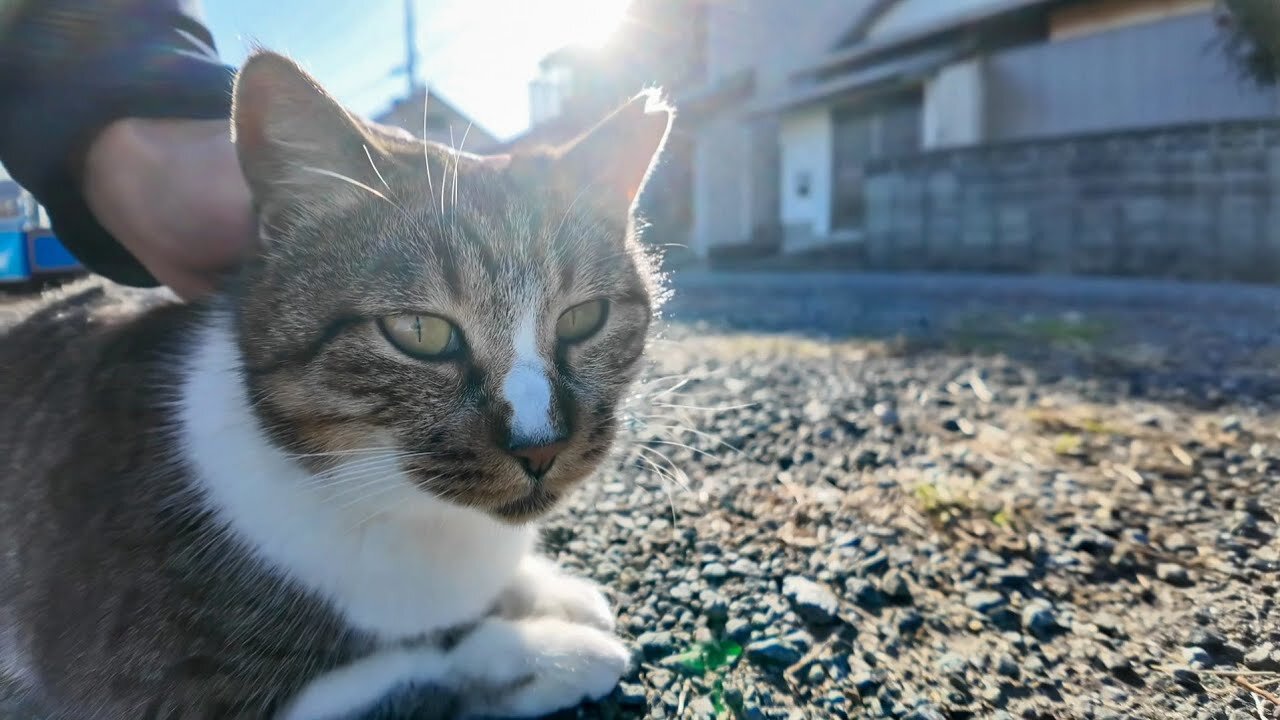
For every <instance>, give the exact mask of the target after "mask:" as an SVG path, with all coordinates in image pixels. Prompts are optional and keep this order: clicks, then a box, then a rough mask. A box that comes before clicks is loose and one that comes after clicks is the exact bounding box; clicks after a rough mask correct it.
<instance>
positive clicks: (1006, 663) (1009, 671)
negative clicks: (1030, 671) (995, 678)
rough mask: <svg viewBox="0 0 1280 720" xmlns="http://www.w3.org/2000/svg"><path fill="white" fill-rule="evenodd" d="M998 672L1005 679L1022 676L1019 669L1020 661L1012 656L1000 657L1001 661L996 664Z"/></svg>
mask: <svg viewBox="0 0 1280 720" xmlns="http://www.w3.org/2000/svg"><path fill="white" fill-rule="evenodd" d="M996 672H998V673H1000V674H1001V675H1003V676H1005V677H1011V678H1016V677H1018V675H1019V674H1021V672H1022V671H1021V670H1020V669H1019V667H1018V661H1016V660H1014V659H1013V656H1012V655H1009V654H1007V653H1006V654H1004V655H1001V656H1000V660H999V661H997V663H996Z"/></svg>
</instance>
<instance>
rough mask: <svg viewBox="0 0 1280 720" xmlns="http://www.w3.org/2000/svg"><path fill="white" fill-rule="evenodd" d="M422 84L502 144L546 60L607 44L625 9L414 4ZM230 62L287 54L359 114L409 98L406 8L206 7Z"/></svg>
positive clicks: (250, 2) (348, 1)
mask: <svg viewBox="0 0 1280 720" xmlns="http://www.w3.org/2000/svg"><path fill="white" fill-rule="evenodd" d="M415 1H416V8H417V21H418V22H417V25H418V49H419V67H420V70H419V75H420V77H422V78H423V79H424V80H425V81H426V82H427V83H428V84H429V85H431V87H432V88H433V89H434V90H436V91H438V92H439V94H440V95H441V96H443V97H446V98H448V99H449V101H450V102H452V103H453V104H454V105H455V106H457V107H458V108H459V109H460V110H462V111H463V112H464V113H467V114H468V115H470V116H471V117H472V118H473V119H474V120H475V121H476V123H477V124H479V125H480V126H482V127H484V128H485V129H487V130H489V131H490V132H492V133H494V134H495V135H497V136H498V137H500V138H504V137H509V136H511V135H514V134H516V133H518V132H520V131H521V130H523V129H524V128H525V127H526V126H527V125H528V118H529V92H528V86H529V80H530V79H532V78H533V76H534V74H535V73H536V72H537V64H538V61H539V60H541V59H542V57H543V56H545V55H546V54H547V53H548V52H550V51H552V50H555V49H556V48H559V47H562V46H563V45H566V44H569V43H573V42H583V43H591V42H597V41H601V40H603V39H604V38H605V37H607V34H608V31H609V29H610V28H611V27H613V26H614V25H615V24H616V23H617V20H618V17H619V16H620V15H621V13H622V11H623V10H624V9H625V6H626V3H627V0H415ZM204 12H205V20H206V21H207V23H208V25H209V29H210V30H211V31H212V32H213V34H214V38H215V39H216V41H217V43H218V49H219V51H220V52H221V53H222V56H223V57H224V59H226V60H227V61H228V62H230V63H233V64H239V63H240V62H241V61H242V60H243V59H244V56H245V52H246V50H247V49H248V48H249V47H250V45H251V43H254V42H257V43H258V44H261V45H263V46H265V47H267V48H269V49H272V50H279V51H282V52H285V53H287V54H289V55H290V56H292V57H293V58H295V59H296V60H298V61H299V62H301V63H302V64H303V65H304V66H306V67H307V69H308V70H309V71H310V72H312V73H313V74H314V75H315V76H316V77H317V79H318V80H319V81H320V83H321V84H322V85H324V86H325V87H326V88H328V89H329V90H330V92H333V93H334V94H335V95H337V96H338V97H339V99H341V100H342V101H343V102H345V103H347V105H348V106H350V107H351V108H352V109H353V110H354V111H356V112H358V113H361V114H365V115H372V114H374V113H376V112H377V111H378V110H380V109H382V108H384V107H386V106H387V105H388V104H389V102H390V101H391V100H392V99H394V98H395V97H397V96H399V95H401V94H403V93H404V90H405V80H404V78H403V77H402V76H400V77H393V76H392V75H391V74H390V73H391V71H392V70H393V69H394V68H396V67H397V66H399V65H402V64H403V59H404V47H405V41H404V31H403V17H404V2H403V0H266V1H264V0H206V2H205V4H204Z"/></svg>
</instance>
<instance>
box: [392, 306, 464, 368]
mask: <svg viewBox="0 0 1280 720" xmlns="http://www.w3.org/2000/svg"><path fill="white" fill-rule="evenodd" d="M378 327H379V328H381V329H382V334H383V335H386V336H387V340H389V341H390V342H391V344H392V345H394V346H396V349H397V350H399V351H400V352H402V353H404V354H405V355H409V356H411V357H415V358H419V359H422V360H438V359H442V358H445V357H448V356H450V355H452V354H454V353H455V352H457V351H459V350H461V349H462V333H460V332H458V328H456V327H454V325H453V323H451V322H449V321H448V320H445V319H444V318H442V317H436V316H435V315H389V316H387V317H382V318H378Z"/></svg>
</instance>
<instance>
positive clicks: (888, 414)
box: [871, 402, 898, 426]
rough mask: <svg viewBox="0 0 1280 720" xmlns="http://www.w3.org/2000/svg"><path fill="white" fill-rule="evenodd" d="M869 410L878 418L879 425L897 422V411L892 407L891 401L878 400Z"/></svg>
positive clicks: (895, 423) (889, 424)
mask: <svg viewBox="0 0 1280 720" xmlns="http://www.w3.org/2000/svg"><path fill="white" fill-rule="evenodd" d="M871 412H872V413H874V414H875V416H876V418H877V419H878V420H880V424H881V425H885V426H891V425H897V424H898V411H897V410H895V409H894V407H893V404H892V403H887V402H878V403H876V404H875V407H873V408H871Z"/></svg>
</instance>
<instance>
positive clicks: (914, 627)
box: [898, 612, 924, 635]
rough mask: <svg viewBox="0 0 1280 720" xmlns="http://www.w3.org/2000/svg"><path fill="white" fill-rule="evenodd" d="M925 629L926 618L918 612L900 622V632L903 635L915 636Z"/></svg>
mask: <svg viewBox="0 0 1280 720" xmlns="http://www.w3.org/2000/svg"><path fill="white" fill-rule="evenodd" d="M922 627H924V616H923V615H921V614H920V613H917V612H911V613H907V614H906V615H903V616H902V618H901V619H900V620H898V632H899V633H901V634H903V635H914V634H915V633H916V631H918V630H919V629H920V628H922Z"/></svg>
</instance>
